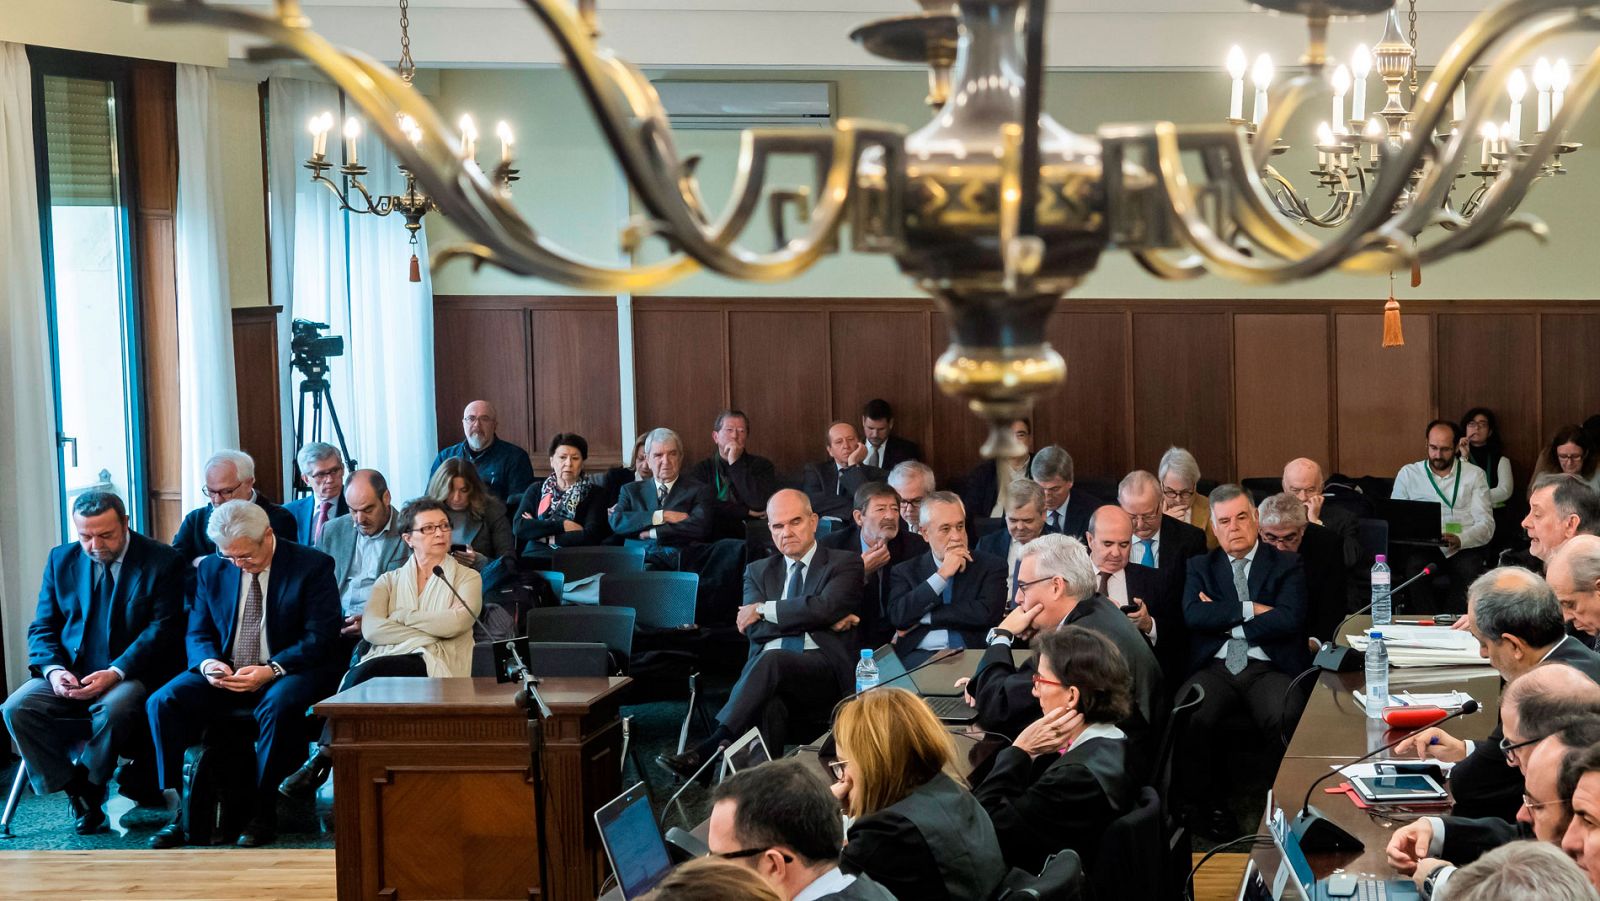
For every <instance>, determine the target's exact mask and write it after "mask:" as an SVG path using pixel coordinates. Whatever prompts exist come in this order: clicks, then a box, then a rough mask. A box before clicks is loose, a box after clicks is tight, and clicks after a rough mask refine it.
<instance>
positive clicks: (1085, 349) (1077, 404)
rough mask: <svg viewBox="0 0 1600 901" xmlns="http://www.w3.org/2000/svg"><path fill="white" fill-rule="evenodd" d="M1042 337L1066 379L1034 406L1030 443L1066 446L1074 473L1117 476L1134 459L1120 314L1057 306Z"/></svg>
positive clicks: (1107, 477)
mask: <svg viewBox="0 0 1600 901" xmlns="http://www.w3.org/2000/svg"><path fill="white" fill-rule="evenodd" d="M1045 336H1046V338H1047V339H1048V340H1049V341H1050V344H1051V345H1052V346H1053V347H1055V349H1056V352H1057V353H1059V354H1061V356H1062V357H1063V358H1065V359H1066V361H1067V383H1066V385H1064V386H1063V387H1062V388H1061V389H1060V390H1058V391H1056V392H1055V393H1054V394H1051V395H1050V396H1048V397H1045V398H1043V399H1042V400H1040V401H1039V402H1038V403H1036V404H1035V405H1034V415H1033V419H1034V424H1033V435H1034V446H1035V447H1043V446H1044V445H1047V444H1059V445H1061V446H1062V447H1064V448H1066V450H1067V452H1068V453H1070V454H1072V462H1073V468H1074V469H1075V470H1076V473H1077V475H1078V476H1079V477H1092V478H1100V479H1111V480H1117V479H1121V478H1122V476H1124V475H1126V474H1127V472H1128V469H1129V465H1130V463H1131V462H1132V460H1133V449H1132V447H1131V446H1130V445H1129V443H1128V430H1127V421H1128V418H1129V410H1128V405H1127V402H1126V400H1125V398H1126V397H1127V390H1128V386H1127V381H1128V376H1127V369H1126V367H1125V366H1124V360H1125V359H1126V358H1127V353H1128V346H1127V334H1126V330H1125V328H1124V317H1123V316H1122V314H1120V313H1078V312H1069V311H1061V310H1058V311H1057V312H1056V313H1054V314H1053V315H1052V316H1051V317H1050V322H1049V324H1048V325H1047V326H1046V332H1045Z"/></svg>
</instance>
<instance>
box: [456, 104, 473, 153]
mask: <svg viewBox="0 0 1600 901" xmlns="http://www.w3.org/2000/svg"><path fill="white" fill-rule="evenodd" d="M456 124H457V125H459V126H460V127H461V155H462V156H464V157H466V158H467V159H469V160H470V159H474V158H476V157H477V155H478V126H477V125H476V124H475V123H474V122H473V121H472V116H471V115H470V114H467V113H463V114H462V116H461V121H460V122H458V123H456Z"/></svg>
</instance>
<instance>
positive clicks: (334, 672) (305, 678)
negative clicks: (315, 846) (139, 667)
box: [145, 501, 341, 848]
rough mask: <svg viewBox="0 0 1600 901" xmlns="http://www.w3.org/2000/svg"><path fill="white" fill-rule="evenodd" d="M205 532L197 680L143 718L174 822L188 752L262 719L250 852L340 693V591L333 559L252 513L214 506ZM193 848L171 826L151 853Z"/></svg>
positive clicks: (190, 673) (178, 682) (195, 618)
mask: <svg viewBox="0 0 1600 901" xmlns="http://www.w3.org/2000/svg"><path fill="white" fill-rule="evenodd" d="M209 532H210V536H211V539H212V541H214V542H216V544H217V549H218V552H217V554H215V555H214V556H210V557H207V558H206V559H205V560H204V561H203V562H202V563H201V564H200V569H199V571H198V572H197V573H196V579H197V584H196V589H195V596H194V604H193V606H192V607H191V608H190V611H189V630H188V637H187V650H188V664H189V669H188V670H187V671H186V672H184V673H181V674H180V675H178V676H177V677H176V678H174V679H173V680H172V681H170V682H168V683H167V684H166V685H165V686H163V687H162V688H161V689H160V690H159V691H157V692H155V693H154V694H152V695H151V696H150V700H149V701H148V702H146V704H145V710H146V712H147V713H148V715H149V717H150V733H151V735H152V737H153V738H154V739H155V746H156V760H157V762H158V764H159V770H160V775H161V787H162V788H163V789H165V790H166V791H167V792H168V799H169V804H170V805H171V806H172V808H173V810H174V813H176V812H177V809H178V805H177V803H176V801H177V797H178V794H179V792H181V791H182V789H183V752H184V749H185V748H187V747H189V746H190V745H192V744H194V743H195V742H197V741H199V740H200V736H201V735H202V734H203V733H204V731H205V728H206V726H207V725H208V724H210V723H211V722H213V721H214V720H216V719H218V718H221V717H223V716H226V715H227V714H229V713H233V712H236V711H249V712H251V713H252V714H254V716H255V720H256V729H257V734H258V736H259V737H258V739H257V742H256V796H255V809H254V811H253V813H252V815H251V817H250V821H249V823H248V824H247V825H246V826H245V829H244V832H243V834H242V835H240V836H239V844H240V846H242V847H247V848H249V847H256V846H257V845H264V844H270V843H271V842H272V841H274V840H275V838H276V835H277V810H276V807H275V804H276V800H277V796H278V783H280V782H282V781H283V778H284V777H285V776H287V775H289V773H290V772H292V771H293V770H294V769H295V767H296V766H297V765H298V764H299V762H300V757H301V755H303V754H304V753H305V747H306V745H305V736H304V734H303V731H302V730H301V729H300V728H298V724H299V723H300V721H301V720H303V718H304V717H305V713H306V708H307V707H308V706H310V705H311V704H312V703H314V702H315V701H317V700H318V699H320V698H323V697H326V696H327V695H328V694H329V693H330V691H331V690H332V688H333V687H334V685H335V684H336V683H337V682H338V679H339V673H340V669H339V667H338V665H337V664H338V661H337V659H336V656H335V648H336V647H337V643H338V639H339V623H340V620H341V617H340V615H339V591H338V588H337V587H336V586H335V583H334V580H333V558H332V557H329V556H328V555H327V554H324V553H322V552H321V551H318V550H315V549H313V548H308V547H306V546H304V545H300V544H296V543H294V542H292V541H283V540H280V539H279V538H278V537H277V535H276V534H275V533H274V531H273V529H272V528H271V527H270V526H269V525H268V523H267V517H266V514H265V513H264V512H263V511H262V510H261V509H260V508H259V507H256V506H254V505H252V504H250V503H248V502H245V501H229V502H228V503H225V504H223V505H222V506H220V507H218V508H217V511H216V513H215V514H214V515H213V516H212V517H211V521H210V524H209ZM186 841H187V836H186V835H185V833H184V830H183V825H182V823H181V822H180V821H179V819H178V818H177V817H176V816H174V818H173V821H172V823H171V824H170V825H168V826H166V827H165V828H163V829H162V830H161V831H159V832H157V833H156V834H155V836H154V837H153V838H151V840H150V846H151V847H153V848H173V847H177V846H179V845H182V844H184V843H185V842H186Z"/></svg>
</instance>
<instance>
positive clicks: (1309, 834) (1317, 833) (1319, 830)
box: [1292, 698, 1478, 851]
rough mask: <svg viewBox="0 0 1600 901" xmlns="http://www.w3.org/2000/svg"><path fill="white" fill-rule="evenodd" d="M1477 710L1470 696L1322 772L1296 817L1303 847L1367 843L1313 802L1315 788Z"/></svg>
mask: <svg viewBox="0 0 1600 901" xmlns="http://www.w3.org/2000/svg"><path fill="white" fill-rule="evenodd" d="M1477 712H1478V702H1477V701H1475V700H1472V699H1471V698H1469V699H1467V702H1466V703H1465V704H1462V705H1461V709H1460V710H1457V711H1456V712H1455V713H1452V714H1450V715H1449V716H1447V717H1445V718H1444V719H1442V720H1439V721H1438V722H1435V723H1430V724H1428V725H1426V726H1423V727H1422V728H1421V729H1413V730H1412V731H1410V732H1407V733H1406V734H1405V735H1402V736H1400V737H1399V738H1397V739H1395V740H1394V741H1392V742H1389V743H1388V744H1386V745H1384V746H1383V747H1381V748H1378V749H1377V750H1375V751H1368V752H1367V753H1365V754H1363V755H1361V756H1360V757H1357V758H1356V759H1355V760H1352V761H1350V762H1349V763H1347V764H1344V765H1343V766H1340V767H1339V768H1337V769H1331V770H1329V771H1328V772H1326V773H1324V774H1323V775H1322V776H1320V777H1318V778H1317V779H1316V781H1314V782H1312V783H1311V785H1310V787H1308V788H1307V789H1306V797H1305V800H1304V801H1303V802H1302V803H1301V805H1300V813H1299V814H1298V815H1296V816H1295V818H1294V823H1293V826H1292V828H1293V829H1294V834H1295V835H1296V836H1297V837H1298V838H1299V839H1300V847H1302V848H1304V849H1305V850H1307V851H1360V850H1361V849H1362V848H1364V847H1366V846H1365V845H1364V844H1362V842H1361V839H1359V838H1356V837H1355V836H1354V835H1351V834H1350V833H1349V832H1347V831H1345V829H1344V828H1343V827H1341V826H1340V825H1339V824H1337V823H1335V822H1334V821H1332V820H1330V819H1328V817H1327V814H1324V813H1323V812H1322V811H1320V810H1318V809H1317V808H1315V807H1313V806H1312V804H1311V796H1312V794H1313V793H1314V792H1316V790H1317V786H1319V785H1321V784H1322V783H1324V782H1326V781H1328V780H1329V779H1331V778H1333V776H1334V775H1335V774H1338V773H1340V772H1342V771H1343V770H1344V769H1345V768H1346V767H1352V766H1355V765H1356V764H1358V763H1361V762H1362V761H1365V760H1371V759H1372V758H1374V757H1376V756H1378V755H1379V754H1382V753H1383V752H1384V751H1387V750H1389V749H1391V748H1393V747H1394V746H1395V745H1398V744H1400V743H1401V742H1403V741H1405V740H1406V739H1408V738H1411V737H1412V736H1414V735H1417V734H1418V733H1420V732H1423V731H1426V730H1428V729H1431V728H1433V727H1435V726H1440V725H1443V724H1444V723H1446V722H1447V721H1449V720H1453V719H1455V718H1457V717H1462V716H1467V715H1469V714H1473V713H1477Z"/></svg>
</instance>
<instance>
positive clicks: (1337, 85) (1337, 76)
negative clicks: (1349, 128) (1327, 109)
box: [1331, 63, 1350, 134]
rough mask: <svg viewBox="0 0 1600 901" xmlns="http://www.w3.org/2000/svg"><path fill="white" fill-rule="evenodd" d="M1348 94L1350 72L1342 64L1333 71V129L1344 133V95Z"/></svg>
mask: <svg viewBox="0 0 1600 901" xmlns="http://www.w3.org/2000/svg"><path fill="white" fill-rule="evenodd" d="M1348 93H1350V70H1349V69H1348V68H1346V67H1345V66H1344V65H1343V64H1342V63H1341V64H1340V65H1339V68H1337V69H1334V70H1333V119H1332V120H1331V121H1332V122H1333V128H1334V130H1335V131H1337V132H1339V133H1340V134H1343V133H1344V95H1346V94H1348Z"/></svg>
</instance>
